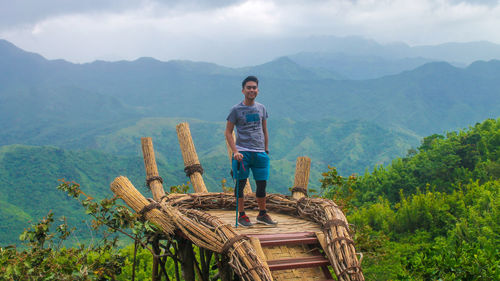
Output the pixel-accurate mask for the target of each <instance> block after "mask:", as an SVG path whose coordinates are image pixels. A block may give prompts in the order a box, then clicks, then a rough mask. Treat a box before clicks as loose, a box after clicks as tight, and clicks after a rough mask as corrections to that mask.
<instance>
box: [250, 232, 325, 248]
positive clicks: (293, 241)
mask: <svg viewBox="0 0 500 281" xmlns="http://www.w3.org/2000/svg"><path fill="white" fill-rule="evenodd" d="M248 236H249V237H257V238H259V240H260V244H261V245H262V247H267V246H278V245H298V244H318V239H317V237H316V234H315V233H314V232H294V233H280V234H248Z"/></svg>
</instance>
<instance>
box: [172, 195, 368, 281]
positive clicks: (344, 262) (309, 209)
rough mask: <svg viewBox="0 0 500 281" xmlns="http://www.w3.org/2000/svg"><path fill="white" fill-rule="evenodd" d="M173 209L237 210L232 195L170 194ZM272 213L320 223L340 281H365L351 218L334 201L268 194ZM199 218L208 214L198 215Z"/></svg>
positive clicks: (249, 198)
mask: <svg viewBox="0 0 500 281" xmlns="http://www.w3.org/2000/svg"><path fill="white" fill-rule="evenodd" d="M245 201H246V207H247V208H249V209H252V208H253V209H257V208H258V206H257V203H256V200H255V194H254V193H252V194H248V195H246V200H245ZM162 202H163V203H166V204H167V205H169V206H172V207H178V208H180V209H183V210H188V209H201V210H208V209H234V208H235V207H236V198H235V197H234V195H233V194H231V193H196V194H170V195H168V196H165V197H164V198H163V200H162ZM266 206H267V208H268V209H269V210H272V211H274V212H278V213H284V214H287V215H291V216H296V217H298V218H303V219H307V220H310V221H313V222H316V223H318V224H320V225H321V226H322V228H323V232H324V234H325V239H326V245H325V246H326V248H325V249H324V250H325V254H326V255H327V257H328V259H329V260H330V263H331V264H332V266H333V269H334V271H335V274H336V275H337V278H338V279H339V280H346V281H351V280H364V277H363V273H362V271H361V266H360V264H359V262H358V259H357V257H356V249H355V248H354V242H353V240H352V239H351V237H350V231H349V226H348V223H347V219H346V217H345V215H344V214H343V212H342V211H341V210H340V208H339V207H338V206H337V205H336V204H335V203H334V202H333V201H331V200H327V199H322V198H308V197H302V198H300V199H298V200H296V199H294V198H291V197H289V196H284V195H281V194H267V198H266ZM198 214H199V216H205V215H208V214H206V213H203V212H198Z"/></svg>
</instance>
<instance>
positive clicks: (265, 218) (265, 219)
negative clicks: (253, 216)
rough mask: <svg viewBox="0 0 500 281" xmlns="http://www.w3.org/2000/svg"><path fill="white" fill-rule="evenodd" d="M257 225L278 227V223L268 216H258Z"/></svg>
mask: <svg viewBox="0 0 500 281" xmlns="http://www.w3.org/2000/svg"><path fill="white" fill-rule="evenodd" d="M257 223H262V224H266V225H277V224H278V223H277V222H275V221H273V220H272V219H271V217H270V216H269V215H268V214H264V215H262V216H257Z"/></svg>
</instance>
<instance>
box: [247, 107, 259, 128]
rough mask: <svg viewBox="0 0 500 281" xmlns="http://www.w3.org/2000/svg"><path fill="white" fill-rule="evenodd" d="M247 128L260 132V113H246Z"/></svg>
mask: <svg viewBox="0 0 500 281" xmlns="http://www.w3.org/2000/svg"><path fill="white" fill-rule="evenodd" d="M243 116H244V119H245V126H248V128H249V129H252V130H258V129H259V128H260V116H259V112H258V111H244V112H243Z"/></svg>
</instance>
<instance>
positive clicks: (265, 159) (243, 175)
mask: <svg viewBox="0 0 500 281" xmlns="http://www.w3.org/2000/svg"><path fill="white" fill-rule="evenodd" d="M240 153H241V154H243V160H242V161H241V165H240V169H239V170H238V161H236V160H235V159H234V158H233V163H232V164H233V175H234V178H235V179H238V180H244V179H247V178H248V176H249V174H250V170H252V175H253V178H254V180H256V181H260V180H268V179H269V156H267V153H265V152H252V151H240Z"/></svg>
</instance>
